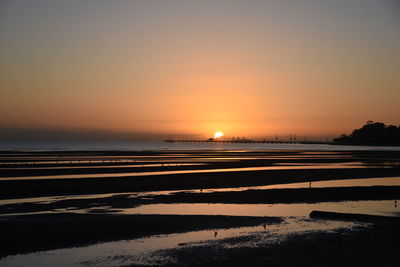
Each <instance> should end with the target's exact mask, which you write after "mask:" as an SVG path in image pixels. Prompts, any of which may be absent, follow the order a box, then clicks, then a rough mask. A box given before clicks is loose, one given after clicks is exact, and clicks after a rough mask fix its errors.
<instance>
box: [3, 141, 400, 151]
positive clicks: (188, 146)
mask: <svg viewBox="0 0 400 267" xmlns="http://www.w3.org/2000/svg"><path fill="white" fill-rule="evenodd" d="M1 150H37V151H40V150H44V151H57V150H109V151H111V150H126V151H144V150H243V151H249V150H250V151H251V150H321V151H324V150H325V151H328V150H329V151H332V150H333V151H343V150H397V151H400V146H397V147H396V146H394V147H393V146H341V145H314V144H226V143H224V144H218V143H166V142H0V151H1Z"/></svg>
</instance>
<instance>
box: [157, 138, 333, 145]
mask: <svg viewBox="0 0 400 267" xmlns="http://www.w3.org/2000/svg"><path fill="white" fill-rule="evenodd" d="M164 142H167V143H216V144H309V145H311V144H315V145H331V144H333V143H332V142H326V141H325V142H323V141H299V140H215V139H214V140H189V139H181V140H179V139H168V140H165V141H164Z"/></svg>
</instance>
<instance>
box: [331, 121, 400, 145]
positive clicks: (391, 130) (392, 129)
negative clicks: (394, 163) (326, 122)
mask: <svg viewBox="0 0 400 267" xmlns="http://www.w3.org/2000/svg"><path fill="white" fill-rule="evenodd" d="M333 141H334V142H336V143H341V144H370V145H400V126H399V127H396V126H394V125H385V124H384V123H382V122H373V121H368V122H367V123H366V124H365V125H364V126H363V127H361V128H359V129H355V130H354V131H353V132H352V133H351V134H350V135H347V134H342V135H341V136H340V137H339V138H336V139H333Z"/></svg>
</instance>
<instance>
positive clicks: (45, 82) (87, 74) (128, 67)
mask: <svg viewBox="0 0 400 267" xmlns="http://www.w3.org/2000/svg"><path fill="white" fill-rule="evenodd" d="M368 120H373V121H381V122H384V123H386V124H394V125H399V124H400V3H399V2H398V1H396V0H381V1H376V0H329V1H328V0H326V1H323V0H292V1H287V0H271V1H268V0H263V1H262V0H246V1H239V0H229V1H228V0H201V1H200V0H199V1H191V0H159V1H157V0H143V1H139V0H137V1H133V0H132V1H123V0H116V1H103V0H86V1H80V0H69V1H60V0H35V1H29V0H25V1H23V0H12V1H11V0H0V131H1V130H3V135H1V134H0V137H1V136H2V137H3V138H5V137H4V136H5V135H7V134H11V135H13V134H14V133H19V134H20V135H22V136H23V135H24V133H29V132H30V131H39V132H40V131H48V132H50V133H52V132H54V131H56V132H57V134H61V135H62V133H63V132H64V133H69V132H85V133H92V134H94V135H95V133H96V132H98V133H104V132H112V133H123V135H124V136H129V135H130V134H131V136H133V137H134V138H137V139H141V138H142V139H143V138H144V139H146V138H150V137H151V138H156V139H157V138H158V139H163V138H170V137H179V136H192V137H193V138H205V137H210V136H212V135H213V133H214V132H216V131H222V132H224V133H225V136H226V137H227V138H229V137H232V136H245V137H248V138H272V137H275V136H276V135H278V136H287V135H290V134H296V135H297V136H299V137H303V136H304V137H307V138H326V137H334V136H338V135H340V134H342V133H349V132H351V130H352V129H355V128H359V127H361V126H362V125H363V124H364V123H365V122H366V121H368ZM4 133H7V134H4Z"/></svg>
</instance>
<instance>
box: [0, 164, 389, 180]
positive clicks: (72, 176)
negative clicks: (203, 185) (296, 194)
mask: <svg viewBox="0 0 400 267" xmlns="http://www.w3.org/2000/svg"><path fill="white" fill-rule="evenodd" d="M360 168H368V167H366V166H348V165H342V164H336V165H333V164H331V165H317V166H264V167H243V168H224V169H202V170H177V171H155V172H130V173H98V174H97V173H96V174H66V175H46V176H22V177H1V178H0V180H3V181H13V180H46V179H82V178H114V177H131V176H152V175H168V174H189V173H215V172H246V171H262V170H304V169H305V170H311V169H360ZM379 168H390V166H379Z"/></svg>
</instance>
